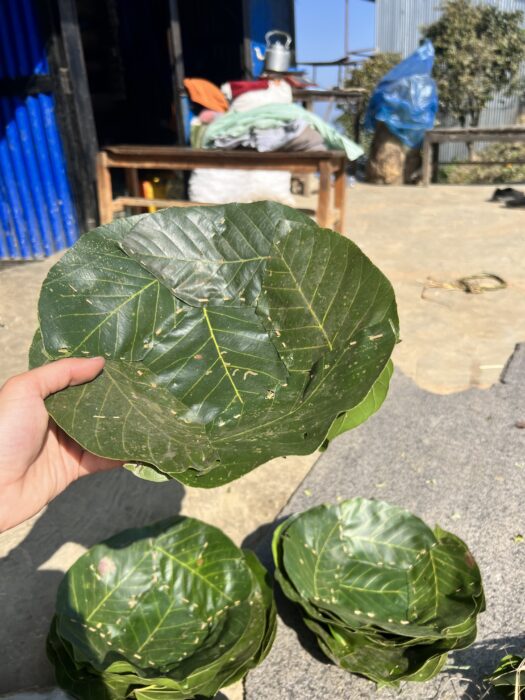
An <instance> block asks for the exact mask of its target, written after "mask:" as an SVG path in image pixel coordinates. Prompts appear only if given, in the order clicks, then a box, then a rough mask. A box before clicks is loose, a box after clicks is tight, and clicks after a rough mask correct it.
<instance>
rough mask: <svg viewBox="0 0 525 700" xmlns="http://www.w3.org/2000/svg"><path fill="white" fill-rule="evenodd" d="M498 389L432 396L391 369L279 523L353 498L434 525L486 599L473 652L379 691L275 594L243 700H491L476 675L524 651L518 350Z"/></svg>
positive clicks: (523, 369) (523, 449)
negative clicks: (369, 411) (380, 401)
mask: <svg viewBox="0 0 525 700" xmlns="http://www.w3.org/2000/svg"><path fill="white" fill-rule="evenodd" d="M502 379H503V381H502V382H501V383H500V382H498V384H496V385H494V386H493V387H491V388H490V389H489V390H486V391H481V390H479V389H470V390H467V391H464V392H461V393H459V394H450V395H448V396H442V395H437V394H431V393H430V392H427V391H423V390H422V389H420V388H419V387H417V386H416V385H415V384H414V382H413V381H411V380H410V379H409V378H408V377H406V376H404V375H403V374H402V373H401V372H400V371H399V370H396V372H395V374H394V377H393V380H392V386H391V389H390V392H389V395H388V397H387V399H386V401H385V404H384V406H383V407H382V409H381V410H380V411H378V413H376V414H375V415H374V416H372V417H371V418H370V420H368V421H367V422H366V423H364V424H363V425H361V426H359V427H358V428H357V429H356V430H354V431H352V432H350V433H346V434H345V435H342V436H341V437H339V438H337V439H336V440H334V442H333V443H332V444H331V445H330V446H329V447H328V450H327V451H326V452H324V453H323V455H322V456H321V458H320V459H319V460H318V461H317V463H316V464H315V466H314V467H313V469H312V470H311V471H310V473H309V475H308V476H307V477H306V479H305V480H304V481H303V482H302V483H301V485H300V487H299V488H298V489H297V491H296V492H295V493H294V495H293V497H292V498H291V499H290V501H289V502H288V503H287V505H286V507H285V508H284V509H283V511H282V512H281V513H280V514H279V518H278V519H279V520H280V519H281V518H282V517H286V516H288V515H290V514H292V513H297V512H301V511H303V510H306V509H308V508H312V507H313V506H316V505H318V504H321V503H336V502H337V501H338V500H343V499H347V498H352V497H355V496H364V497H367V498H376V499H380V500H384V501H387V502H389V503H393V504H395V505H399V506H402V507H404V508H406V509H408V510H409V511H410V512H412V513H414V514H416V515H418V516H419V517H421V518H423V520H424V521H425V522H426V523H427V524H428V525H429V526H430V527H433V526H434V525H435V524H436V523H438V524H439V525H440V526H441V527H442V528H444V529H445V530H447V531H449V532H453V533H454V534H456V535H458V536H459V537H461V538H462V539H463V540H464V541H465V542H466V543H467V545H468V547H469V549H470V551H471V552H472V554H473V555H474V557H475V559H476V561H477V563H478V565H479V568H480V571H481V576H482V580H483V587H484V590H485V597H486V611H485V612H483V613H482V614H480V615H479V617H478V619H477V622H478V636H477V639H476V641H475V643H474V644H473V645H472V646H471V647H469V648H468V649H464V650H460V651H455V652H453V653H452V654H450V655H449V658H448V662H447V665H446V666H445V668H444V670H443V671H442V672H441V673H439V674H438V675H437V676H436V677H435V678H434V679H432V680H431V681H428V682H426V683H403V684H401V687H400V688H399V689H398V688H393V689H388V688H385V689H382V690H381V691H378V690H376V687H375V684H374V683H372V682H371V681H369V680H366V679H364V678H360V677H358V676H356V675H354V674H350V673H347V672H345V671H343V670H342V669H340V668H338V667H337V666H335V665H333V664H330V663H329V662H328V661H327V659H326V658H325V657H324V656H323V654H322V653H320V651H319V649H318V647H317V644H316V642H315V639H314V638H313V635H311V634H309V632H308V630H307V629H306V627H304V626H303V624H302V623H301V621H300V614H299V612H298V610H297V607H296V606H293V605H291V604H289V603H287V601H285V600H283V599H282V596H278V597H277V601H278V606H279V613H280V618H281V620H280V621H279V627H278V632H277V638H276V641H275V644H274V645H273V647H272V649H271V651H270V654H269V656H268V658H267V659H266V660H265V661H264V663H263V664H261V665H260V666H259V667H258V668H256V669H254V670H253V671H252V672H251V673H250V674H249V675H248V676H247V680H246V692H245V696H244V697H245V700H261V698H264V700H327V698H330V699H332V700H369V699H370V698H374V697H377V698H380V699H381V700H398V699H399V698H402V699H403V700H459V699H461V700H489V698H490V700H492V699H493V698H494V700H495V699H496V698H497V697H498V696H497V694H496V693H495V692H493V691H492V692H491V690H490V688H489V687H488V686H487V684H485V683H484V680H483V679H484V677H485V676H487V675H489V674H490V673H491V672H492V671H493V670H494V669H495V668H496V666H497V665H498V663H499V661H500V659H501V658H502V657H503V656H504V655H505V654H523V652H524V651H525V628H524V625H523V601H524V599H525V542H524V541H523V535H524V534H525V515H524V512H523V493H524V476H525V458H524V455H525V430H523V429H519V428H518V427H517V425H516V424H517V423H518V422H520V421H522V420H523V419H524V418H525V401H524V400H523V393H524V391H525V344H523V345H521V346H519V348H518V349H517V350H516V352H515V353H514V355H513V357H512V359H511V361H510V362H509V364H508V366H507V368H506V371H505V374H504V376H503V378H502ZM273 526H274V525H273ZM271 529H272V526H270V527H269V528H268V529H267V531H266V532H264V531H259V534H261V535H262V538H261V540H260V541H259V543H258V545H256V550H257V551H258V552H259V554H260V556H261V557H262V558H263V560H265V561H266V562H267V560H268V558H271V554H270V539H271ZM268 530H270V532H268ZM263 533H264V534H263ZM251 542H252V544H253V542H254V538H253V536H252V538H251ZM270 564H271V562H270ZM283 621H284V622H283Z"/></svg>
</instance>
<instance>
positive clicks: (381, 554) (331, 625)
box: [273, 498, 484, 685]
mask: <svg viewBox="0 0 525 700" xmlns="http://www.w3.org/2000/svg"><path fill="white" fill-rule="evenodd" d="M273 555H274V560H275V565H276V578H277V580H278V581H279V583H280V585H281V588H282V590H283V592H284V593H285V595H286V596H287V597H288V598H289V599H290V600H292V601H294V602H296V603H298V604H299V605H300V606H301V607H302V609H303V618H304V621H305V623H306V625H307V626H308V627H309V628H310V629H311V630H312V631H313V632H314V634H315V635H316V637H317V640H318V643H319V646H320V647H321V649H322V650H323V651H324V652H325V653H326V655H327V656H329V657H330V658H331V659H332V660H333V661H334V662H335V663H337V664H338V665H340V666H341V667H342V668H344V669H346V670H348V671H351V672H354V673H359V674H361V675H364V676H367V677H368V678H371V679H372V680H374V681H376V682H377V683H378V684H380V685H395V684H397V683H399V681H401V680H412V681H423V680H427V679H429V678H431V677H432V676H434V675H435V674H436V673H437V672H438V671H439V670H440V669H441V668H442V667H443V665H444V663H445V661H446V658H447V653H448V652H449V651H450V650H452V649H462V648H464V647H466V646H468V645H470V644H471V643H472V642H473V641H474V639H475V637H476V616H477V614H478V613H479V612H481V611H482V610H483V609H484V596H483V588H482V585H481V577H480V573H479V570H478V567H477V565H476V562H475V561H474V559H473V557H472V555H471V554H470V552H469V550H468V549H467V547H466V545H465V544H464V543H463V542H462V541H461V540H460V539H459V538H458V537H456V536H455V535H452V534H450V533H448V532H445V531H444V530H441V529H440V528H439V527H436V528H435V529H434V531H432V530H431V529H430V528H429V527H427V525H425V523H424V522H422V521H421V520H420V519H419V518H417V517H415V516H413V515H411V514H410V513H408V512H407V511H405V510H403V509H401V508H398V507H396V506H391V505H389V504H387V503H383V502H380V501H369V500H366V499H364V498H354V499H352V500H348V501H344V502H342V503H339V504H338V505H322V506H318V507H315V508H312V509H311V510H308V511H306V512H304V513H300V514H297V515H293V516H292V517H291V518H289V519H288V520H286V521H285V522H284V523H283V524H282V525H281V526H280V527H279V528H278V529H277V530H276V532H275V535H274V539H273Z"/></svg>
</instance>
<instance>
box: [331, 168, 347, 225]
mask: <svg viewBox="0 0 525 700" xmlns="http://www.w3.org/2000/svg"><path fill="white" fill-rule="evenodd" d="M334 189H335V191H334V195H335V197H334V199H335V201H334V206H335V209H337V210H338V211H339V220H338V221H336V222H335V225H334V229H335V230H336V231H339V233H343V232H344V228H345V214H346V160H343V162H342V163H341V165H340V167H339V168H338V170H336V171H335V188H334Z"/></svg>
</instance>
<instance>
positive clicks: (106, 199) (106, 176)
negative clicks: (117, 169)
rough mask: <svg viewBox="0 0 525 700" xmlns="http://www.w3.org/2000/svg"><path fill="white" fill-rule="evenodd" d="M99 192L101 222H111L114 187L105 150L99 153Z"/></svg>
mask: <svg viewBox="0 0 525 700" xmlns="http://www.w3.org/2000/svg"><path fill="white" fill-rule="evenodd" d="M97 193H98V213H99V219H100V223H101V224H109V223H110V222H111V221H112V220H113V187H112V185H111V173H110V171H109V168H108V166H107V155H106V154H105V153H104V151H100V152H99V153H97Z"/></svg>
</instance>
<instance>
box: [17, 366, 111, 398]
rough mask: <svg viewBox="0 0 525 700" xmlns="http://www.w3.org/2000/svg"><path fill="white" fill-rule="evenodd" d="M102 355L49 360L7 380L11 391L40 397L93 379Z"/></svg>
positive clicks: (98, 372)
mask: <svg viewBox="0 0 525 700" xmlns="http://www.w3.org/2000/svg"><path fill="white" fill-rule="evenodd" d="M104 362H105V360H104V358H103V357H90V358H84V357H69V358H66V359H64V360H57V361H56V362H50V363H49V364H48V365H42V367H37V368H36V369H31V370H29V372H24V373H23V374H19V375H18V376H17V377H14V378H13V379H11V380H10V381H9V387H10V389H11V390H12V391H20V392H21V393H24V394H25V395H27V394H28V393H31V392H34V393H36V394H38V395H39V396H40V397H41V398H42V399H45V398H46V397H47V396H49V395H50V394H54V393H55V392H56V391H60V390H61V389H65V388H66V387H68V386H75V385H76V384H84V383H85V382H89V381H91V380H92V379H94V378H95V377H96V376H97V375H98V374H100V372H101V371H102V368H103V367H104Z"/></svg>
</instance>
